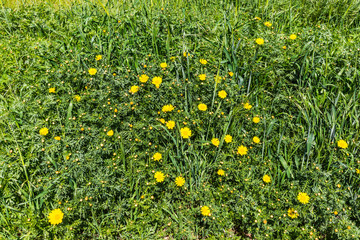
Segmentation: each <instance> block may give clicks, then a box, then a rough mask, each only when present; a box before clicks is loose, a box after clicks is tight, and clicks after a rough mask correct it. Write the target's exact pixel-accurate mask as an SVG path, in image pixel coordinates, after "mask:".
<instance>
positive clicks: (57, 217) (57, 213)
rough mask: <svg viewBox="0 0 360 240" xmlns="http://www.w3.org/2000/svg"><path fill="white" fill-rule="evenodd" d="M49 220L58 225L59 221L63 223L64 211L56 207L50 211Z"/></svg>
mask: <svg viewBox="0 0 360 240" xmlns="http://www.w3.org/2000/svg"><path fill="white" fill-rule="evenodd" d="M48 218H49V222H50V223H51V224H52V225H57V224H59V223H62V221H63V218H64V213H63V212H62V211H61V210H60V209H59V208H58V209H54V210H52V211H51V212H50V213H49V216H48Z"/></svg>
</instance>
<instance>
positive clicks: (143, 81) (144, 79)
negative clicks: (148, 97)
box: [139, 74, 149, 83]
mask: <svg viewBox="0 0 360 240" xmlns="http://www.w3.org/2000/svg"><path fill="white" fill-rule="evenodd" d="M139 80H140V82H142V83H146V82H147V80H149V77H148V76H147V75H146V74H143V75H141V76H140V77H139Z"/></svg>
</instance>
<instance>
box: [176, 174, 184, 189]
mask: <svg viewBox="0 0 360 240" xmlns="http://www.w3.org/2000/svg"><path fill="white" fill-rule="evenodd" d="M175 184H176V185H177V186H178V187H182V186H184V184H185V178H183V177H181V176H179V177H177V178H175Z"/></svg>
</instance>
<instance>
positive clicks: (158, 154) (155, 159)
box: [153, 152, 162, 161]
mask: <svg viewBox="0 0 360 240" xmlns="http://www.w3.org/2000/svg"><path fill="white" fill-rule="evenodd" d="M153 158H154V161H160V160H161V158H162V155H161V153H159V152H157V153H155V154H154V155H153Z"/></svg>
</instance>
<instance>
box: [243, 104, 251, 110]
mask: <svg viewBox="0 0 360 240" xmlns="http://www.w3.org/2000/svg"><path fill="white" fill-rule="evenodd" d="M244 108H245V109H247V110H250V109H251V108H252V105H250V104H249V103H245V104H244Z"/></svg>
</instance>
